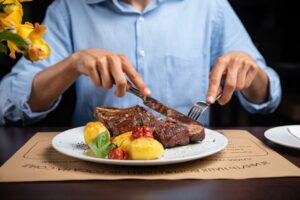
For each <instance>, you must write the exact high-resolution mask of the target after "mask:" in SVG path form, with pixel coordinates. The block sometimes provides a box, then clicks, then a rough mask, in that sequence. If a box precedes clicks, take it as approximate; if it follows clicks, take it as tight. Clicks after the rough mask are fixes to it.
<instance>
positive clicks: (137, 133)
mask: <svg viewBox="0 0 300 200" xmlns="http://www.w3.org/2000/svg"><path fill="white" fill-rule="evenodd" d="M132 137H133V138H135V139H136V138H140V137H150V138H153V130H152V129H151V128H150V127H148V126H141V127H138V128H136V129H134V130H133V131H132Z"/></svg>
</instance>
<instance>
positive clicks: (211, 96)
mask: <svg viewBox="0 0 300 200" xmlns="http://www.w3.org/2000/svg"><path fill="white" fill-rule="evenodd" d="M229 61H230V60H229V59H227V58H226V57H221V58H219V59H218V61H217V63H216V65H215V67H214V68H213V70H212V71H211V74H210V82H209V88H208V92H207V98H206V101H207V102H208V103H209V104H213V103H214V102H215V98H216V96H217V94H218V90H219V87H220V85H221V81H222V76H223V74H224V73H226V71H225V70H226V67H227V65H228V62H229Z"/></svg>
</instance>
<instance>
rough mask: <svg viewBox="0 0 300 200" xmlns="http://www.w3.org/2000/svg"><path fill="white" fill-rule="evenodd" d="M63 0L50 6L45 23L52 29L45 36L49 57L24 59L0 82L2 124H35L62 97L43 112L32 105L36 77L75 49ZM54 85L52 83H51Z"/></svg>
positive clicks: (0, 116)
mask: <svg viewBox="0 0 300 200" xmlns="http://www.w3.org/2000/svg"><path fill="white" fill-rule="evenodd" d="M67 13H68V12H67V9H66V6H65V4H64V1H63V0H57V1H54V2H53V3H52V4H51V5H50V6H49V8H48V10H47V13H46V17H45V20H44V22H43V24H45V25H47V27H48V30H47V33H46V34H45V36H44V39H45V41H46V42H47V43H48V44H49V46H50V48H51V55H50V57H49V58H47V59H45V60H43V61H38V62H35V63H32V62H30V61H28V60H26V59H25V58H21V59H20V60H19V61H18V62H17V64H16V65H15V66H14V67H13V69H12V71H11V72H10V73H9V74H7V75H6V76H5V77H4V78H3V79H2V81H1V84H0V96H1V98H0V124H1V125H5V124H7V123H14V124H22V125H26V124H32V123H35V122H37V121H39V120H41V119H42V118H44V117H46V116H47V114H48V113H49V112H51V111H52V110H54V109H55V108H56V107H57V105H58V103H59V102H60V99H61V97H59V98H58V99H57V100H56V102H55V103H54V104H53V105H52V106H51V108H49V109H48V110H45V111H43V112H33V111H32V110H31V109H30V106H29V105H28V100H29V97H30V93H31V86H32V80H33V78H34V77H35V75H36V74H37V73H38V72H40V71H42V70H43V69H45V68H46V67H48V66H51V65H53V64H56V63H57V62H59V61H61V60H63V59H64V58H65V57H67V56H68V55H69V54H70V53H71V52H72V44H71V40H70V38H71V37H70V32H69V31H70V29H69V17H68V16H67ZM49 84H51V83H49Z"/></svg>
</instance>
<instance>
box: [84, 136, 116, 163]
mask: <svg viewBox="0 0 300 200" xmlns="http://www.w3.org/2000/svg"><path fill="white" fill-rule="evenodd" d="M109 138H110V135H109V132H108V131H104V132H102V133H100V134H99V135H98V136H97V137H96V138H95V139H94V140H93V142H92V143H91V144H89V147H90V149H91V150H92V152H93V153H94V154H95V155H96V156H97V157H100V158H105V157H106V156H107V155H108V153H109V152H110V151H111V150H113V149H114V148H115V145H114V144H112V143H110V140H109Z"/></svg>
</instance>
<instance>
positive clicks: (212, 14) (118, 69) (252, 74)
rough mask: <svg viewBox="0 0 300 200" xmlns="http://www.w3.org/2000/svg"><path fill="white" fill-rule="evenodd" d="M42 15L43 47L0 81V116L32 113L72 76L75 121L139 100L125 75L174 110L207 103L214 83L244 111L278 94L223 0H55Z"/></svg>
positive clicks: (265, 107) (30, 116)
mask: <svg viewBox="0 0 300 200" xmlns="http://www.w3.org/2000/svg"><path fill="white" fill-rule="evenodd" d="M44 23H45V24H46V25H47V26H48V29H49V30H48V32H47V34H46V36H45V40H46V41H47V42H48V43H49V44H50V46H51V48H52V55H51V56H50V58H49V59H47V60H44V61H42V62H38V63H34V64H32V63H29V62H28V61H26V60H25V59H21V61H19V62H18V64H17V65H16V66H15V67H14V68H13V70H12V72H11V73H10V74H8V75H7V76H6V77H5V78H4V79H3V80H2V83H1V86H0V95H1V100H0V112H1V113H0V117H1V118H0V123H2V124H4V123H6V122H7V121H14V122H20V123H24V124H28V123H34V122H36V121H38V120H40V119H41V118H43V117H45V116H46V115H47V114H48V113H49V112H51V111H52V110H53V109H55V108H56V106H57V105H58V103H59V101H60V96H61V95H62V94H63V93H64V91H65V90H67V89H68V87H70V85H72V84H73V83H74V82H76V94H77V102H76V107H75V111H74V115H73V124H74V125H75V126H79V125H83V124H85V123H86V122H87V121H91V120H94V119H93V114H92V113H93V110H94V108H95V107H96V106H98V105H100V106H109V107H118V108H124V107H129V106H133V105H135V104H140V103H141V101H140V99H138V98H136V97H135V96H133V95H131V94H127V93H126V87H127V79H129V80H130V81H132V82H133V83H134V84H135V85H136V87H137V88H138V89H140V90H141V91H142V92H143V93H144V94H145V95H150V94H151V95H152V96H153V97H155V98H158V99H159V100H161V101H162V102H164V103H166V104H168V105H169V106H171V107H173V108H175V109H177V110H179V111H181V112H183V113H187V112H188V110H189V109H190V107H191V106H192V105H193V103H195V102H196V101H199V100H207V101H208V102H209V103H211V104H212V103H214V102H215V97H216V96H217V94H218V93H219V92H220V90H221V85H222V90H223V95H222V97H221V98H220V99H219V100H218V101H219V103H220V104H221V105H224V104H226V103H227V102H228V101H229V100H230V99H231V97H232V95H233V93H234V92H236V94H237V96H238V98H239V100H240V102H241V104H242V105H243V106H244V107H245V108H246V109H247V110H248V111H249V112H252V113H254V112H272V111H274V109H276V107H277V106H278V104H279V102H280V98H281V88H280V82H279V78H278V76H277V74H276V73H275V72H274V71H273V70H272V69H271V68H269V67H267V66H266V64H265V62H264V60H263V58H262V56H261V55H260V54H259V52H258V51H257V49H256V48H255V46H254V45H253V43H252V42H251V39H250V38H249V36H248V34H247V33H246V31H245V29H244V28H243V26H242V24H241V22H240V21H239V19H238V18H237V16H236V15H235V13H234V11H233V10H232V8H231V7H230V5H229V3H228V2H227V1H226V0H152V1H151V0H122V1H121V0H78V1H70V0H56V1H55V2H54V3H53V4H52V5H51V6H50V7H49V9H48V12H47V15H46V19H45V22H44ZM150 89H151V91H150ZM116 96H118V97H122V98H116ZM201 120H202V122H203V123H204V124H208V115H207V114H206V115H204V116H203V118H202V119H201Z"/></svg>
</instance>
